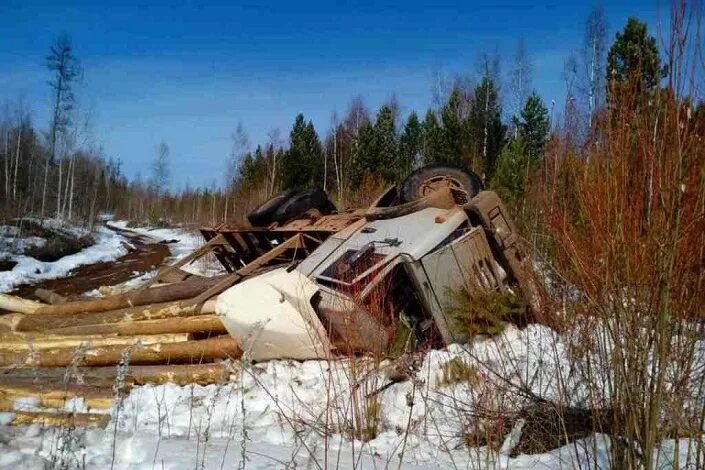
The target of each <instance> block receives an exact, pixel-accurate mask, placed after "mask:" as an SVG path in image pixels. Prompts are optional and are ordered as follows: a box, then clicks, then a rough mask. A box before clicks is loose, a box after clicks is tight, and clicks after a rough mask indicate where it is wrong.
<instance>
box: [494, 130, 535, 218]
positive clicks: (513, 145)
mask: <svg viewBox="0 0 705 470" xmlns="http://www.w3.org/2000/svg"><path fill="white" fill-rule="evenodd" d="M528 170H529V167H528V158H527V146H526V141H525V140H524V138H523V137H522V136H521V134H520V135H519V136H518V137H517V138H516V139H512V140H511V142H509V143H508V144H507V145H505V146H504V148H503V149H502V152H501V153H500V155H499V158H498V159H497V168H496V171H495V173H494V175H493V176H492V181H491V187H492V188H493V189H495V190H496V191H497V192H498V193H499V195H500V197H501V198H502V199H503V200H504V201H505V202H506V203H508V204H509V205H510V206H511V207H516V206H517V202H518V201H519V200H520V199H521V198H522V197H523V196H524V181H525V179H526V174H527V173H528Z"/></svg>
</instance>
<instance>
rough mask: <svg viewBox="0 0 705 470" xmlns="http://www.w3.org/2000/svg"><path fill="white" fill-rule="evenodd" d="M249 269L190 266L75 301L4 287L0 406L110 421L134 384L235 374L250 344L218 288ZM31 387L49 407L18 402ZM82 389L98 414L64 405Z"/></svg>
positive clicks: (18, 420) (17, 418)
mask: <svg viewBox="0 0 705 470" xmlns="http://www.w3.org/2000/svg"><path fill="white" fill-rule="evenodd" d="M171 274H172V275H173V270H172V273H171ZM240 278H241V276H240V277H237V273H231V274H228V275H224V276H218V277H214V278H203V277H198V276H189V277H188V278H186V279H184V280H182V281H179V282H173V283H170V284H155V285H152V286H145V287H142V288H140V289H138V290H134V291H131V292H126V293H121V294H117V295H111V296H107V297H102V298H91V299H84V298H82V299H78V300H75V301H67V300H66V299H65V298H63V297H61V296H58V295H56V294H54V293H51V292H46V291H41V290H39V291H38V292H36V297H38V298H40V299H42V300H44V302H35V301H31V300H26V299H22V298H19V297H13V296H9V295H2V294H0V311H6V312H8V313H5V314H3V315H0V411H12V412H13V413H15V415H14V419H13V421H12V424H26V423H32V422H39V423H46V424H54V425H55V424H62V423H65V422H66V423H71V424H72V425H83V426H101V425H104V424H105V423H106V422H107V419H109V415H108V414H106V413H105V410H106V409H108V410H109V409H110V408H111V407H112V405H113V403H114V401H115V400H116V399H118V398H119V396H118V395H120V394H123V395H124V394H126V393H128V392H129V390H130V388H131V387H132V386H133V385H142V384H147V383H150V384H161V383H166V382H174V383H177V384H190V383H196V384H210V383H218V382H222V381H224V380H227V379H228V377H229V371H228V361H227V360H228V359H233V358H239V357H240V356H241V354H242V351H241V349H240V346H239V345H238V344H237V342H236V341H235V340H234V339H233V338H232V337H231V336H230V335H228V334H227V332H226V330H225V328H224V327H223V324H222V323H221V321H220V319H219V318H218V317H217V316H216V315H215V296H217V294H218V293H220V291H222V290H224V289H225V288H227V287H229V286H230V285H232V284H233V283H234V282H237V280H239V279H240ZM125 365H127V367H126V368H125ZM120 370H122V371H125V372H122V373H121V372H119V371H120ZM120 374H122V375H121V376H120V378H119V380H118V376H119V375H120ZM117 382H119V387H118V386H116V384H117ZM26 397H30V398H31V399H32V403H33V404H37V405H39V406H40V407H41V408H47V410H43V409H42V410H40V411H36V408H33V410H35V411H21V410H19V411H18V410H17V406H16V404H17V400H18V399H19V398H26ZM73 397H81V398H82V399H83V401H84V403H85V405H86V406H87V407H88V408H89V411H95V412H96V413H97V414H92V413H87V414H86V413H67V412H62V411H61V410H63V409H65V408H66V404H67V403H68V402H69V400H71V399H72V398H73ZM101 410H102V413H101Z"/></svg>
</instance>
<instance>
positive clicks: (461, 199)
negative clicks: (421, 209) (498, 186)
mask: <svg viewBox="0 0 705 470" xmlns="http://www.w3.org/2000/svg"><path fill="white" fill-rule="evenodd" d="M443 179H446V180H449V182H450V184H451V190H452V191H453V197H454V198H455V200H456V202H457V203H458V204H461V205H462V204H465V203H467V202H468V201H470V199H472V198H473V197H475V196H476V195H477V193H479V192H480V191H482V182H481V180H480V177H479V176H477V175H476V174H475V173H473V172H472V171H469V170H463V169H461V168H457V167H454V166H450V165H442V164H436V165H429V166H424V167H422V168H419V169H418V170H416V171H414V172H413V173H411V174H410V175H409V176H407V178H406V179H405V180H404V182H403V183H402V185H401V199H402V202H403V203H405V202H411V201H415V200H417V199H421V198H422V197H424V196H425V195H426V194H427V191H429V190H430V188H431V187H432V185H433V184H434V183H437V182H440V181H441V180H443Z"/></svg>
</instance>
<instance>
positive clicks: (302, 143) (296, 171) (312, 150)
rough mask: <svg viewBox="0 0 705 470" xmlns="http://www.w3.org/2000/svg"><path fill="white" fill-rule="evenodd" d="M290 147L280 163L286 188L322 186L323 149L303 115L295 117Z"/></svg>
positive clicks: (310, 124)
mask: <svg viewBox="0 0 705 470" xmlns="http://www.w3.org/2000/svg"><path fill="white" fill-rule="evenodd" d="M290 140H291V142H290V147H289V150H288V151H287V152H286V154H285V156H284V159H283V160H284V161H283V162H282V181H283V183H284V187H286V188H310V187H313V186H316V185H322V184H323V147H322V146H321V142H320V141H319V140H318V134H316V130H315V129H314V127H313V123H312V122H311V121H309V122H308V123H307V122H306V121H305V119H304V115H303V114H299V115H298V116H296V120H295V121H294V126H293V128H292V129H291V134H290Z"/></svg>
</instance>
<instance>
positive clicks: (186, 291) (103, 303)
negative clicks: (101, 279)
mask: <svg viewBox="0 0 705 470" xmlns="http://www.w3.org/2000/svg"><path fill="white" fill-rule="evenodd" d="M224 277H226V276H215V277H211V278H189V279H186V280H184V281H182V282H178V283H175V284H167V285H164V286H156V287H153V288H151V289H146V288H142V289H137V290H135V291H131V292H125V293H122V294H116V295H111V296H107V297H101V298H98V299H90V300H80V301H77V302H66V303H63V304H56V305H41V306H40V307H36V306H35V307H32V306H28V307H27V310H32V311H31V312H30V311H22V310H16V309H15V310H13V309H10V310H11V311H15V312H21V313H34V314H57V315H58V314H79V313H94V312H107V311H110V310H118V309H123V308H129V307H135V306H140V305H149V304H158V303H163V302H169V301H173V300H183V299H189V298H192V297H196V296H197V295H199V294H201V293H203V292H205V291H206V290H208V289H209V288H210V287H211V286H213V285H215V284H217V283H218V282H219V281H221V280H222V279H223V278H224ZM20 300H24V299H20ZM25 302H29V301H26V300H25ZM0 308H4V307H3V306H2V303H1V302H0ZM6 310H8V309H6Z"/></svg>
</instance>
